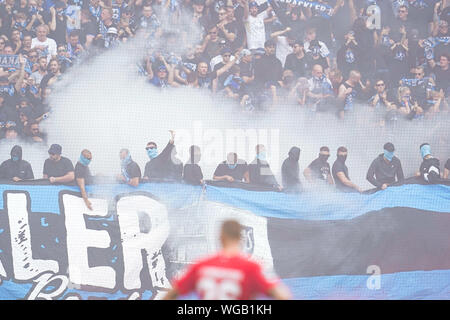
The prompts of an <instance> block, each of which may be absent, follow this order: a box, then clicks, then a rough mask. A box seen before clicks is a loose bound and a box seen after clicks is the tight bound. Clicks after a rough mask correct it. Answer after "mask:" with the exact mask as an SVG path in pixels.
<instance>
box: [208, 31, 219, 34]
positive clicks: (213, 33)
mask: <svg viewBox="0 0 450 320" xmlns="http://www.w3.org/2000/svg"><path fill="white" fill-rule="evenodd" d="M208 33H209V34H217V33H218V32H217V31H215V32H208Z"/></svg>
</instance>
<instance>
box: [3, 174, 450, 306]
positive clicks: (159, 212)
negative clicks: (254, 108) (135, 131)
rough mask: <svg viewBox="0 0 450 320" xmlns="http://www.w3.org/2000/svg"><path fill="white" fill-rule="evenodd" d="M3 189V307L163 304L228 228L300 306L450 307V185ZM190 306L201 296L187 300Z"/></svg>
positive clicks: (168, 185)
mask: <svg viewBox="0 0 450 320" xmlns="http://www.w3.org/2000/svg"><path fill="white" fill-rule="evenodd" d="M87 191H88V193H89V198H90V201H91V202H92V205H93V210H92V211H90V210H89V209H87V208H86V207H85V204H84V201H83V199H82V198H81V196H80V193H79V189H78V188H77V187H75V186H55V185H45V184H42V185H32V184H0V192H1V195H2V196H1V197H0V299H104V298H107V299H158V298H160V297H161V296H162V295H164V293H165V292H166V290H167V289H168V288H170V286H171V285H170V280H171V279H172V278H173V277H174V276H175V275H176V274H178V273H179V272H180V271H182V270H183V269H184V268H185V267H186V265H187V264H190V263H192V262H193V261H195V260H196V259H198V258H200V257H204V256H205V255H207V254H210V253H212V252H215V251H216V250H217V249H218V248H219V242H218V239H217V234H218V230H219V228H220V224H221V222H222V221H223V220H225V219H228V218H235V219H237V220H239V221H240V223H241V224H242V225H243V226H244V230H245V234H244V237H243V238H244V240H243V248H244V250H245V252H247V253H249V254H251V255H252V256H253V258H255V259H256V260H258V261H260V262H261V263H262V264H263V265H264V266H265V267H266V268H271V269H274V271H275V272H276V273H277V274H278V275H279V276H280V277H281V279H282V280H283V281H284V282H285V283H286V284H287V286H288V287H289V288H290V289H291V291H292V293H293V296H294V298H296V299H449V298H450V255H449V254H448V252H450V233H449V232H448V230H449V229H450V187H449V186H444V185H418V184H407V185H402V186H398V187H391V188H388V189H386V190H383V191H379V192H377V193H374V194H356V193H355V194H341V193H329V194H326V195H325V196H324V195H323V193H311V194H309V193H307V194H300V195H292V194H284V193H280V192H272V191H251V190H243V189H237V188H224V187H219V186H212V185H208V186H206V188H202V187H201V186H190V185H184V184H174V183H145V184H141V185H139V187H137V188H133V187H130V186H127V185H117V184H98V185H91V186H88V187H87ZM186 298H189V297H186Z"/></svg>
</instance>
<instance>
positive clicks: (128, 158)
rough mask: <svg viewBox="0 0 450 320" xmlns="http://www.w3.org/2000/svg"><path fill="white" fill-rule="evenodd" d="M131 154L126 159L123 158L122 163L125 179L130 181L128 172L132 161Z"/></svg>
mask: <svg viewBox="0 0 450 320" xmlns="http://www.w3.org/2000/svg"><path fill="white" fill-rule="evenodd" d="M131 161H132V160H131V156H130V155H127V156H126V158H125V159H123V160H122V161H121V163H120V166H121V169H122V175H123V176H124V177H125V180H126V181H127V182H128V181H130V176H129V175H128V172H127V166H128V165H129V164H130V163H131Z"/></svg>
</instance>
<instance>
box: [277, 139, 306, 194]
mask: <svg viewBox="0 0 450 320" xmlns="http://www.w3.org/2000/svg"><path fill="white" fill-rule="evenodd" d="M299 159H300V149H299V148H297V147H292V148H291V150H289V156H288V158H287V159H286V160H284V161H283V164H282V166H281V178H282V182H283V187H284V190H285V191H286V192H290V193H299V192H301V191H302V183H301V182H300V175H299V172H300V170H299V166H298V160H299Z"/></svg>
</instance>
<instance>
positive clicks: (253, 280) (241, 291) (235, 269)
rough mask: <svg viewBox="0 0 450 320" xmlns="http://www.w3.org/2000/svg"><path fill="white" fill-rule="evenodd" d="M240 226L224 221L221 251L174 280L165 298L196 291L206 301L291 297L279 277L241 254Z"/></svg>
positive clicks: (236, 223)
mask: <svg viewBox="0 0 450 320" xmlns="http://www.w3.org/2000/svg"><path fill="white" fill-rule="evenodd" d="M241 229H242V227H241V225H240V224H239V223H238V222H237V221H235V220H227V221H225V222H224V223H223V224H222V229H221V234H220V241H221V243H222V247H223V248H222V250H221V251H220V252H218V253H217V254H215V255H213V256H211V257H208V258H205V259H202V260H200V261H198V262H197V263H195V264H194V265H193V266H191V267H190V268H189V269H188V270H187V271H186V272H185V273H184V274H183V275H182V276H181V278H179V279H176V280H175V281H174V283H173V288H172V289H171V290H170V291H169V292H168V293H167V295H166V296H165V297H164V299H166V300H169V299H175V298H176V297H178V296H179V295H185V294H188V293H190V292H191V291H195V292H196V293H197V294H199V295H200V297H201V299H204V300H249V299H252V298H254V297H255V296H256V295H257V294H265V295H267V296H269V297H272V298H274V299H280V300H287V299H290V298H291V296H290V293H289V292H288V290H287V289H286V288H285V287H284V286H283V285H282V284H281V282H280V280H279V279H268V278H267V277H266V276H265V275H264V274H263V271H262V268H261V266H260V265H259V264H258V263H256V262H254V261H252V260H250V259H249V258H248V257H247V256H245V255H244V254H243V253H241Z"/></svg>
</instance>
